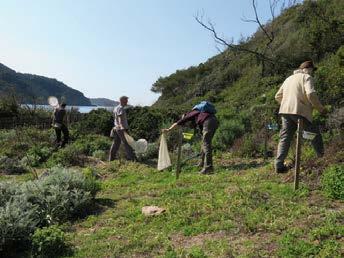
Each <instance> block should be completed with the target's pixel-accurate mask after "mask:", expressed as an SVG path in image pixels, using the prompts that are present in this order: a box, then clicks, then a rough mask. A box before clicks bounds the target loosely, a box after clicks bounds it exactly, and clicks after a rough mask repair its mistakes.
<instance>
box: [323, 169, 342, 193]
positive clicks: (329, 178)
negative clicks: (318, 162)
mask: <svg viewBox="0 0 344 258" xmlns="http://www.w3.org/2000/svg"><path fill="white" fill-rule="evenodd" d="M321 182H322V187H323V191H324V192H325V194H326V195H327V196H329V197H331V198H334V199H340V200H344V184H343V182H344V165H342V164H341V165H333V166H330V167H328V168H327V169H326V170H325V171H324V174H323V176H322V180H321Z"/></svg>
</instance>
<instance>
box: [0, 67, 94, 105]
mask: <svg viewBox="0 0 344 258" xmlns="http://www.w3.org/2000/svg"><path fill="white" fill-rule="evenodd" d="M10 95H16V97H17V98H18V101H19V102H20V103H24V104H47V98H48V97H49V96H56V97H57V98H59V99H64V100H65V101H67V102H68V104H69V105H79V106H90V105H91V102H90V100H89V99H88V98H86V97H85V96H84V94H83V93H81V92H80V91H77V90H75V89H72V88H70V87H68V86H67V85H65V84H64V83H62V82H59V81H58V80H56V79H51V78H47V77H44V76H39V75H34V74H23V73H17V72H16V71H14V70H12V69H10V68H8V67H7V66H5V65H3V64H1V63H0V96H10Z"/></svg>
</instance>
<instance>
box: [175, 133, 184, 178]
mask: <svg viewBox="0 0 344 258" xmlns="http://www.w3.org/2000/svg"><path fill="white" fill-rule="evenodd" d="M182 141H183V134H182V130H181V129H179V131H178V156H177V169H176V179H178V178H179V174H180V169H181V161H180V159H181V155H182Z"/></svg>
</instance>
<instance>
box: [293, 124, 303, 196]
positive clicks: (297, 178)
mask: <svg viewBox="0 0 344 258" xmlns="http://www.w3.org/2000/svg"><path fill="white" fill-rule="evenodd" d="M302 130H303V120H302V119H300V118H299V119H298V120H297V136H296V157H295V174H294V190H296V189H298V188H299V182H300V160H301V145H302Z"/></svg>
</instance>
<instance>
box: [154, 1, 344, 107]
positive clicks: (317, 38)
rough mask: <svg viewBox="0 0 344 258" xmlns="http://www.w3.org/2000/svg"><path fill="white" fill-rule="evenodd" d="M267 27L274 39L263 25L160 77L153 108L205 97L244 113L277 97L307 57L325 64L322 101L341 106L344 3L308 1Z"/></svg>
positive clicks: (189, 103)
mask: <svg viewBox="0 0 344 258" xmlns="http://www.w3.org/2000/svg"><path fill="white" fill-rule="evenodd" d="M200 29H203V28H202V27H201V26H200ZM264 30H265V31H266V33H267V34H268V35H269V37H267V36H266V33H264V31H263V30H262V29H259V30H258V31H257V32H256V33H255V34H254V35H252V36H251V37H249V38H248V39H247V40H245V41H243V42H241V43H240V44H238V45H236V46H234V48H231V49H230V48H228V49H227V50H225V51H224V52H223V53H221V54H219V55H217V56H214V57H212V58H210V59H209V60H208V61H207V62H205V63H201V64H199V65H198V66H194V67H190V68H188V69H185V70H178V71H176V72H175V73H174V74H172V75H170V76H167V77H162V78H159V79H158V80H157V81H156V82H155V83H154V85H153V87H152V91H153V92H156V93H161V96H160V98H159V99H158V101H157V102H156V103H155V105H154V106H156V107H164V106H166V105H170V106H171V105H176V104H177V105H183V106H184V107H186V108H187V107H190V106H192V105H193V104H194V103H195V102H196V101H198V100H200V99H204V98H205V99H208V100H210V101H213V102H215V103H217V105H218V106H219V107H221V108H230V109H234V110H236V111H237V109H239V110H240V111H242V110H245V109H248V108H250V107H252V106H254V105H256V104H262V103H265V101H268V102H270V101H273V98H272V97H273V95H274V93H275V91H276V90H277V88H278V86H279V85H280V83H281V82H282V81H283V80H284V79H285V77H286V76H288V75H290V74H291V73H292V70H293V69H295V68H297V67H298V66H299V64H300V63H301V62H303V61H305V60H308V59H312V60H313V61H314V62H315V63H316V64H318V65H319V68H320V69H319V71H318V72H317V73H316V77H317V89H318V91H319V92H320V97H321V99H322V100H323V102H324V103H325V104H330V105H334V106H339V105H340V101H341V100H342V99H343V96H344V93H343V92H344V91H343V88H344V73H343V71H344V70H343V58H344V47H343V44H344V1H341V0H319V1H305V2H304V4H302V5H296V6H294V7H292V8H290V9H287V10H284V11H283V12H282V14H281V15H280V16H279V17H276V18H275V19H274V20H273V21H272V22H270V23H268V24H266V25H264ZM204 33H207V31H204ZM209 36H210V37H211V36H212V35H211V34H209ZM228 36H230V35H228ZM270 40H271V42H270ZM269 42H270V43H269ZM267 45H269V46H268V47H267ZM242 49H245V50H246V51H242ZM249 52H256V53H258V54H252V53H249ZM261 53H264V57H262V56H260V54H261ZM262 94H265V96H266V98H265V97H264V98H262Z"/></svg>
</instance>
